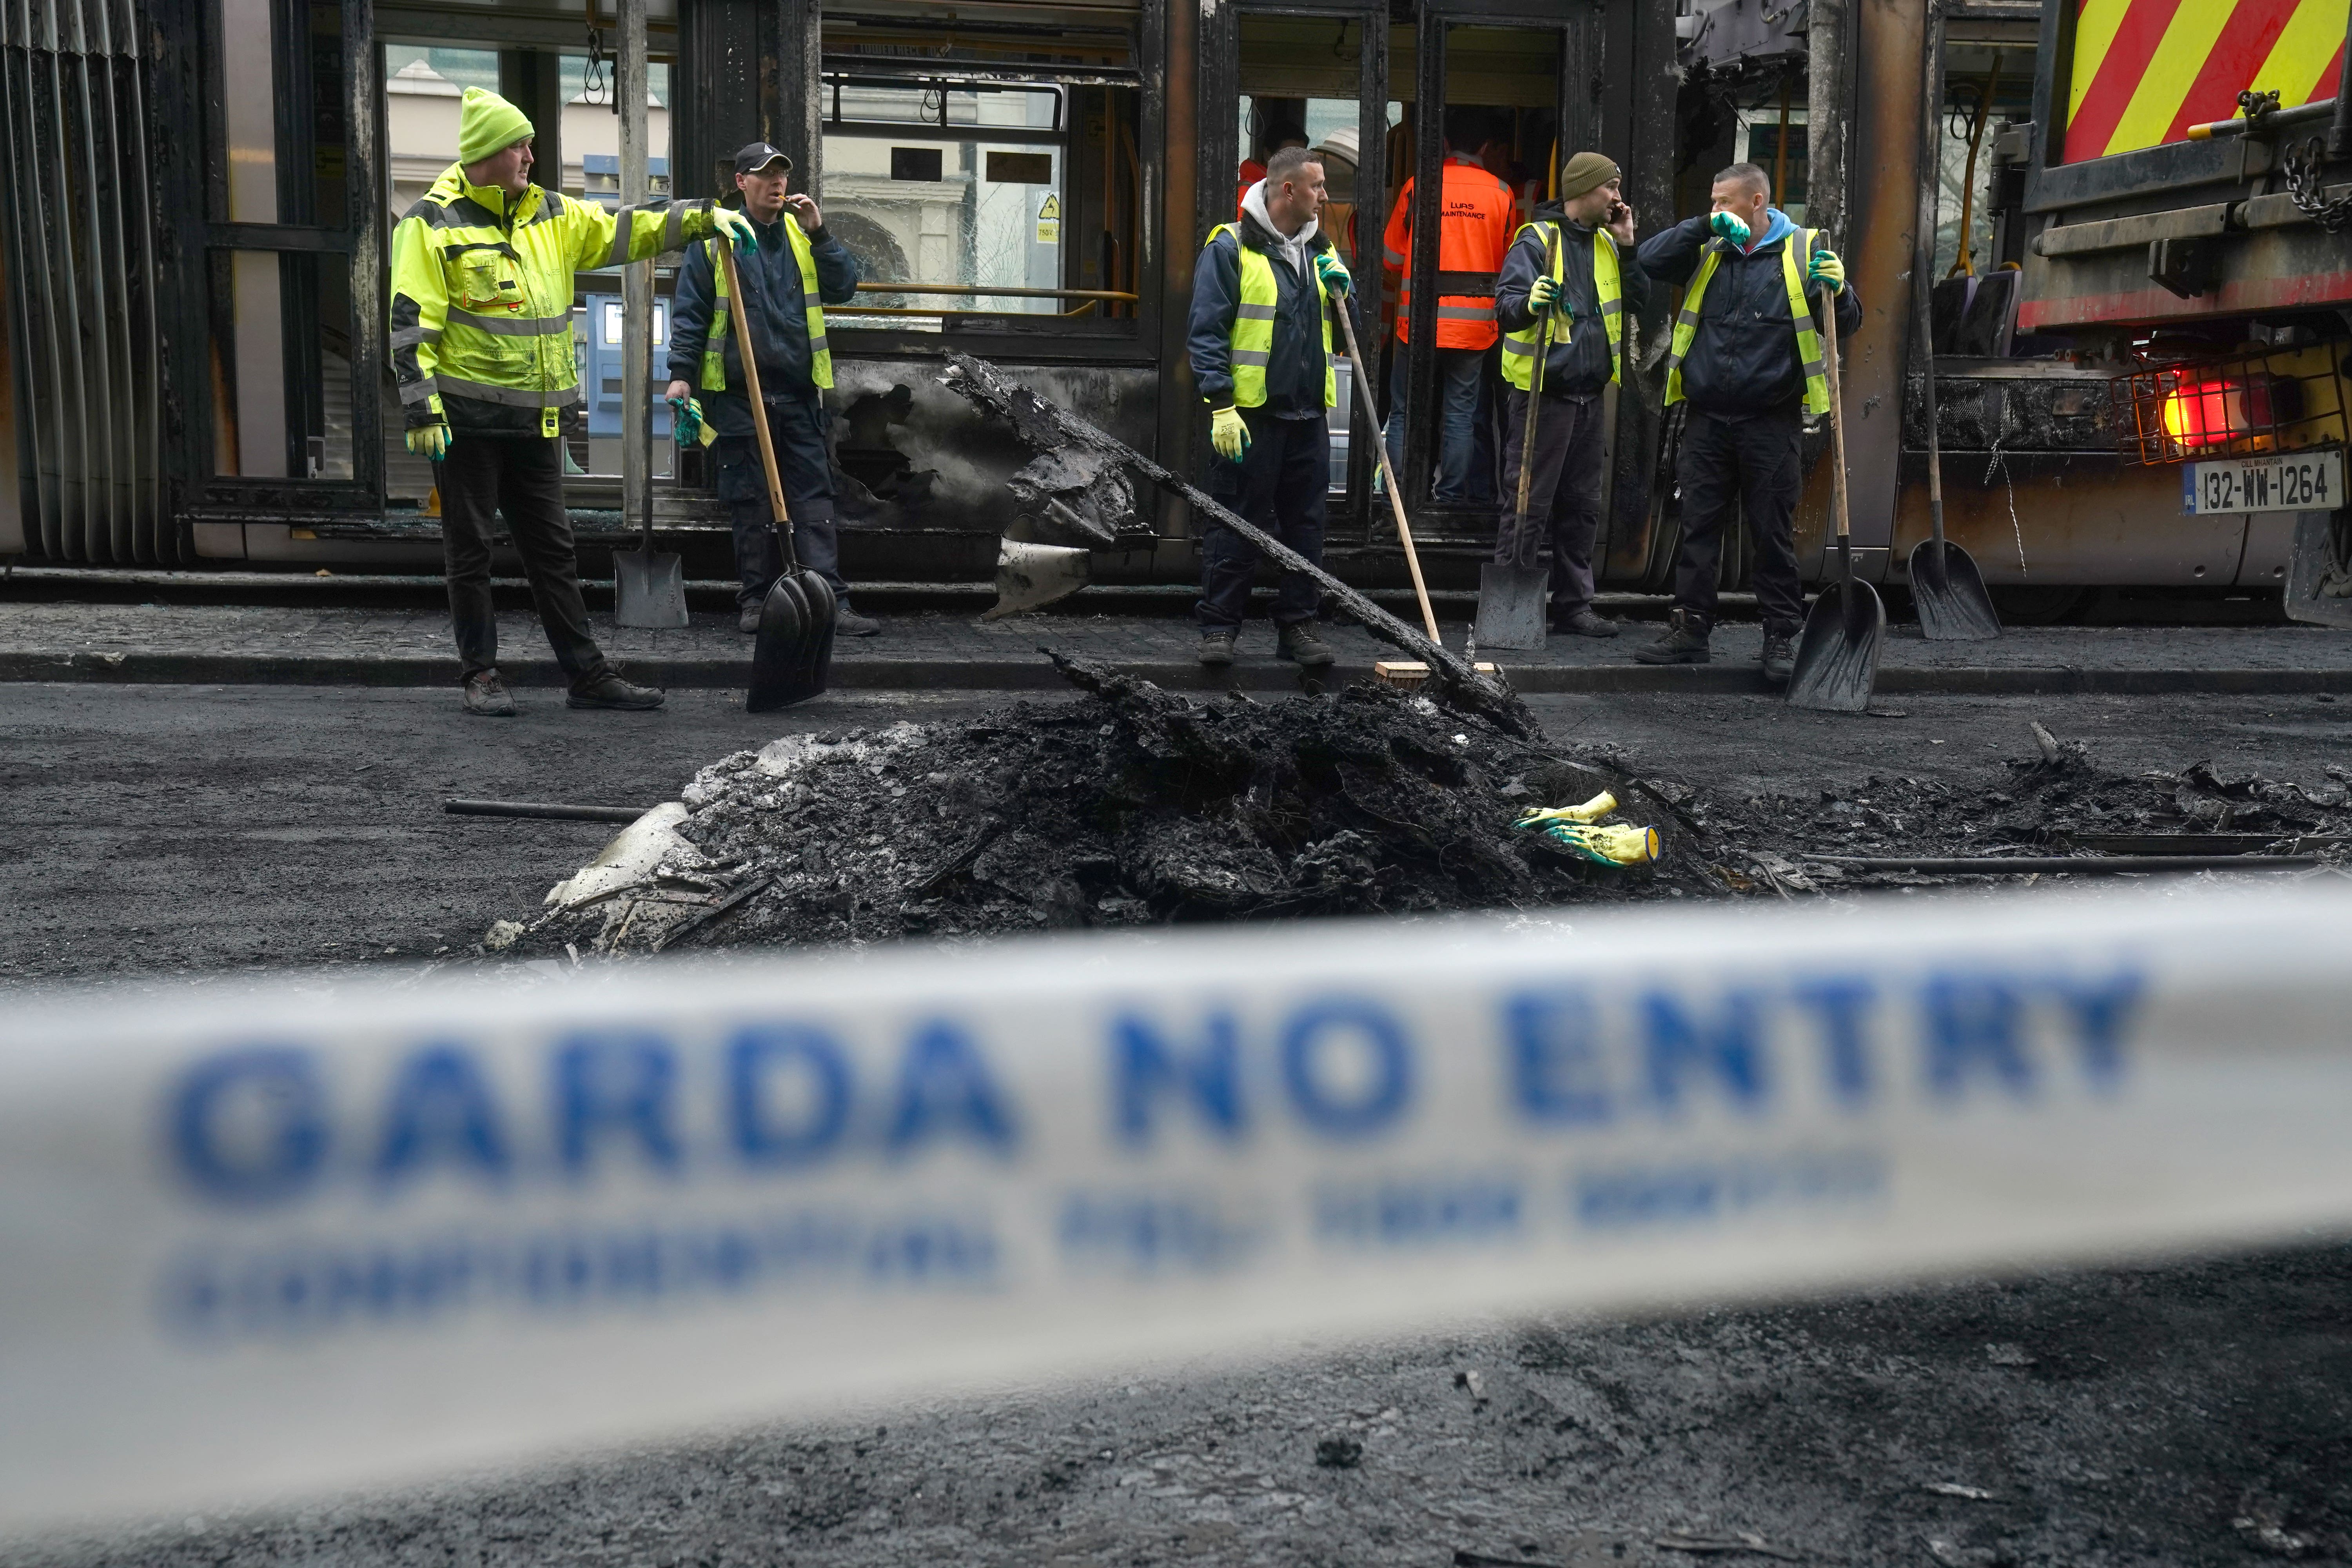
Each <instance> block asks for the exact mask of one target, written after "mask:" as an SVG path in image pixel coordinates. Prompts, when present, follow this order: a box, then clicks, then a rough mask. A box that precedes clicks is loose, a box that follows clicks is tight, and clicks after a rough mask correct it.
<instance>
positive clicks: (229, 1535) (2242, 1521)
mask: <svg viewBox="0 0 2352 1568" xmlns="http://www.w3.org/2000/svg"><path fill="white" fill-rule="evenodd" d="M526 696H527V698H528V699H529V703H528V708H527V711H526V713H525V716H524V717H523V718H522V719H520V721H516V722H514V723H511V724H503V725H501V724H494V723H488V722H485V721H469V720H467V719H465V718H464V717H463V716H461V715H460V714H459V713H458V712H457V710H456V706H455V700H454V696H453V695H451V694H448V693H444V692H437V691H418V690H404V689H387V690H345V689H298V690H282V689H254V688H222V689H210V688H184V687H181V688H152V687H150V688H142V687H100V686H58V687H40V686H12V687H6V688H0V821H5V824H6V825H7V826H8V829H9V832H8V836H7V837H8V843H9V845H10V847H11V850H12V853H11V854H10V855H9V856H8V857H6V858H5V860H0V991H5V990H6V989H8V988H13V987H22V986H25V985H27V984H38V983H41V982H45V981H52V980H60V979H98V978H102V977H120V978H122V979H126V980H130V981H131V982H133V983H136V984H146V983H152V982H155V981H157V980H162V979H168V978H171V977H174V976H179V977H192V978H198V979H202V980H205V981H206V982H208V983H219V982H221V981H223V980H226V979H233V978H234V977H235V976H236V975H237V974H239V973H243V972H247V971H248V970H250V969H251V968H252V967H254V966H257V965H261V966H275V965H281V964H288V963H375V964H384V965H399V966H403V967H413V966H415V964H416V963H418V962H419V961H420V960H422V959H424V958H426V957H428V956H429V955H430V954H431V953H432V952H434V950H436V948H442V947H448V948H452V949H462V948H463V947H464V946H466V945H467V943H469V942H472V941H473V940H475V939H476V938H477V937H478V935H479V934H480V932H481V931H482V930H483V928H484V927H485V926H487V924H488V921H490V920H491V919H492V918H495V917H497V916H500V915H509V914H512V913H515V912H516V911H517V910H520V909H528V908H530V907H531V906H534V905H535V904H536V903H537V901H538V900H539V898H540V896H541V893H542V892H543V890H544V889H546V887H547V886H548V885H549V884H550V883H551V882H552V881H554V880H556V879H559V878H561V877H562V876H564V875H566V874H568V873H569V872H570V871H571V870H572V868H575V867H576V866H577V865H578V864H580V863H581V862H582V861H583V860H584V859H586V858H588V857H589V856H591V855H593V852H594V851H595V849H596V848H597V847H599V846H600V845H601V844H602V843H603V842H604V839H605V838H606V837H609V835H610V832H611V829H610V828H608V827H603V826H595V825H587V824H562V823H513V822H492V821H482V820H473V819H459V818H451V817H447V816H443V815H442V814H441V811H440V801H441V798H442V797H443V796H444V795H503V796H509V797H517V798H536V799H559V800H571V801H589V802H600V803H611V804H623V805H629V804H638V803H643V802H650V801H653V800H656V799H661V798H667V797H668V796H670V795H674V794H675V792H676V791H677V787H678V786H679V785H680V784H682V783H683V782H684V781H685V779H686V778H687V777H688V775H689V774H690V773H692V772H693V771H694V770H695V769H696V768H697V767H698V766H699V765H701V764H702V763H705V762H708V761H709V760H711V759H713V758H715V757H717V756H719V755H721V754H723V753H724V752H728V751H730V750H733V749H735V748H738V747H740V746H746V745H753V744H757V743H760V742H764V741H766V740H768V739H770V738H772V737H773V736H774V735H775V734H777V733H780V732H782V731H787V730H794V729H814V730H820V731H823V730H833V729H843V728H849V727H854V726H858V725H865V724H872V723H885V722H891V721H897V720H898V719H901V718H915V719H922V718H927V717H947V716H950V715H964V714H969V713H971V712H973V711H975V710H980V709H982V708H985V707H988V706H991V705H992V702H991V700H990V699H988V698H986V697H985V696H979V697H973V696H967V695H959V696H957V697H956V698H954V699H952V700H928V699H914V698H898V699H894V700H883V699H877V698H874V697H842V698H835V699H829V700H826V701H825V702H824V704H823V705H822V706H815V707H812V708H810V709H807V710H799V711H796V712H793V713H792V714H790V715H786V716H782V717H777V716H767V717H761V718H753V717H751V716H749V715H746V714H745V713H743V712H742V711H741V710H740V707H737V706H735V705H733V704H732V703H731V702H730V701H729V700H727V699H726V698H725V697H724V696H723V695H721V694H717V693H694V694H687V695H685V696H684V697H682V698H681V699H680V700H677V701H676V702H675V703H674V704H673V705H672V707H671V708H670V709H668V710H666V711H664V712H662V713H659V714H654V715H608V714H580V713H572V712H569V711H567V710H564V709H563V708H562V707H561V706H560V704H559V703H558V702H557V701H556V700H554V699H553V698H552V697H551V696H550V695H548V694H542V693H530V694H526ZM1535 706H1536V707H1537V710H1538V713H1539V715H1540V716H1541V717H1542V719H1543V720H1544V721H1545V722H1546V724H1547V725H1548V726H1549V727H1550V728H1551V730H1552V731H1553V732H1554V734H1555V735H1556V736H1559V737H1560V738H1563V739H1568V740H1571V741H1575V742H1586V741H1607V742H1614V743H1617V744H1620V745H1622V746H1625V747H1627V748H1628V749H1629V750H1630V751H1631V752H1633V755H1634V757H1635V758H1636V759H1637V760H1638V761H1639V762H1640V763H1641V764H1642V765H1643V767H1644V769H1645V770H1647V771H1650V772H1652V773H1663V774H1669V775H1678V776H1681V777H1683V778H1685V779H1687V780H1689V781H1690V782H1692V783H1694V784H1698V785H1700V786H1701V787H1703V788H1706V789H1710V790H1715V791H1721V792H1727V793H1747V792H1755V791H1765V790H1787V791H1805V792H1810V791H1812V790H1815V789H1819V788H1822V787H1824V786H1835V785H1837V784H1842V783H1844V782H1847V781H1851V780H1853V779H1856V778H1858V777H1860V776H1862V775H1865V774H1867V773H1873V772H1892V773H1908V774H1913V775H1925V774H1934V775H1936V776H1939V777H1945V778H1949V779H1953V780H1956V781H1957V780H1960V779H1963V778H1969V777H1980V776H1981V772H1980V771H1981V770H1985V769H1988V768H1990V767H1992V766H1994V765H1996V764H1997V763H1998V761H1999V760H2000V758H2002V757H2004V756H2009V755H2015V754H2019V753H2021V752H2025V751H2026V750H2028V749H2029V748H2030V746H2031V744H2032V742H2031V738H2030V736H2029V734H2028V732H2027V730H2026V725H2027V722H2028V721H2029V720H2032V719H2039V720H2040V721H2042V722H2043V723H2045V724H2047V725H2049V726H2050V727H2051V728H2052V729H2053V730H2054V731H2057V732H2058V733H2059V734H2061V735H2062V736H2066V737H2070V738H2081V739H2084V740H2087V741H2089V742H2091V743H2092V745H2093V747H2094V749H2095V755H2096V756H2097V757H2098V758H2099V760H2101V761H2102V762H2104V763H2106V764H2107V765H2110V766H2114V767H2118V768H2137V767H2143V766H2159V765H2161V766H2169V767H2178V766H2179V765H2181V764H2182V763H2187V762H2189V761H2193V760H2196V759H2199V758H2211V759H2213V760H2215V761H2217V762H2219V763H2224V764H2226V765H2229V766H2231V767H2258V768H2260V769H2262V770H2263V771H2264V772H2266V773H2271V774H2272V775H2273V776H2277V777H2287V778H2300V779H2305V780H2310V781H2316V780H2318V779H2319V778H2320V777H2321V776H2322V770H2323V768H2324V767H2325V765H2326V763H2329V762H2332V761H2335V760H2336V759H2338V758H2339V757H2343V756H2345V755H2346V742H2347V739H2352V703H2343V704H2338V703H2331V702H2327V701H2325V700H2318V699H2313V698H2299V699H2274V700H2263V701H2255V702H2252V703H2248V702H2232V701H2226V700H2219V699H2213V698H2179V699H2131V700H2126V699H2083V698H2075V699H2050V698H2043V699H1963V698H1938V699H1906V700H1903V701H1902V702H1900V703H1899V704H1895V706H1897V707H1899V708H1900V709H1902V710H1904V712H1903V715H1902V716H1886V717H1872V718H1861V719H1854V718H1830V717H1824V716H1818V715H1806V714H1797V713H1792V712H1790V711H1789V710H1786V709H1784V708H1782V707H1780V706H1779V705H1778V704H1775V703H1771V702H1769V701H1765V700H1751V699H1735V698H1704V699H1688V700H1685V699H1666V698H1622V697H1612V698H1555V699H1545V700H1539V701H1538V703H1537V704H1536V705H1535ZM914 808H915V809H919V803H918V804H917V805H915V807H914ZM2347 1299H2352V1253H2347V1250H2346V1249H2345V1248H2344V1247H2341V1246H2339V1245H2334V1244H2329V1243H2326V1242H2323V1241H2321V1240H2319V1239H2317V1238H2315V1239H2314V1241H2313V1242H2312V1243H2311V1245H2309V1246H2308V1247H2305V1248H2302V1249H2300V1250H2295V1251H2291V1252H2287V1253H2283V1254H2275V1255H2271V1256H2266V1257H2259V1258H2239V1259H2234V1260H2225V1261H2219V1262H2211V1263H2176V1264H2172V1265H2168V1266H2165V1267H2161V1268H2145V1269H2133V1270H2100V1271H2090V1272H2084V1273H2080V1274H2071V1275H2045V1276H2040V1277H2035V1278H2032V1279H2019V1280H2006V1281H2004V1280H1975V1281H1969V1282H1963V1283H1958V1284H1950V1285H1945V1286H1939V1287H1936V1288H1932V1289H1913V1290H1905V1291H1893V1292H1883V1293H1857V1294H1853V1295H1850V1296H1846V1297H1842V1298H1840V1299H1837V1300H1828V1301H1823V1302H1819V1303H1814V1304H1806V1305H1796V1306H1781V1307H1763V1308H1753V1307H1751V1308H1747V1309H1731V1308H1707V1307H1703V1306H1698V1305H1694V1307H1693V1308H1692V1309H1691V1310H1689V1311H1688V1312H1686V1313H1683V1314H1678V1315H1667V1316H1663V1317H1660V1318H1657V1319H1654V1320H1649V1321H1637V1322H1621V1323H1588V1322H1574V1321H1560V1322H1538V1323H1510V1324H1501V1323H1496V1324H1485V1325H1477V1326H1473V1327H1470V1328H1467V1329H1465V1330H1464V1331H1460V1332H1458V1333H1456V1334H1452V1335H1447V1336H1442V1337H1437V1338H1430V1339H1423V1340H1416V1341H1413V1342H1405V1343H1399V1344H1394V1345H1388V1346H1380V1347H1372V1348H1362V1347H1357V1348H1351V1349H1337V1348H1334V1347H1329V1346H1316V1345H1311V1344H1309V1345H1299V1346H1290V1347H1273V1348H1270V1349H1269V1350H1268V1351H1267V1352H1265V1358H1264V1360H1263V1361H1262V1363H1259V1364H1256V1365H1252V1366H1225V1367H1221V1368H1197V1369H1194V1370H1192V1371H1191V1372H1189V1373H1166V1372H1161V1373H1153V1374H1150V1375H1148V1376H1140V1375H1139V1376H1138V1377H1137V1378H1136V1379H1135V1380H1134V1381H1133V1382H1131V1383H1128V1384H1116V1385H1110V1386H1089V1387H1086V1388H1081V1389H1063V1390H1055V1389H1045V1388H1024V1389H1016V1390H1009V1391H1004V1392H1002V1393H1000V1394H994V1395H991V1396H988V1397H985V1398H975V1399H963V1400H942V1401H941V1402H940V1403H938V1404H937V1405H928V1406H923V1407H914V1408H900V1409H894V1410H890V1411H887V1412H877V1414H876V1415H875V1417H874V1418H873V1419H872V1420H870V1421H866V1422H862V1423H859V1424H856V1425H854V1426H852V1425H842V1426H824V1427H778V1428H774V1429H771V1430H765V1431H759V1432H753V1433H749V1434H743V1435H740V1436H734V1437H730V1438H727V1439H714V1440H711V1441H708V1442H702V1443H697V1444H690V1445H684V1446H679V1447H668V1448H664V1449H660V1450H656V1451H649V1452H642V1453H633V1454H626V1455H619V1456H614V1457H610V1458H603V1459H599V1460H596V1461H593V1462H590V1463H583V1464H575V1465H571V1466H567V1467H564V1468H559V1469H555V1470H551V1471H546V1472H542V1473H537V1474H530V1475H521V1476H509V1477H501V1478H486V1479H476V1480H474V1481H471V1482H469V1483H467V1484H465V1485H462V1486H447V1487H442V1488H436V1489H426V1490H423V1491H417V1492H412V1493H408V1494H404V1495H401V1496H396V1497H388V1498H347V1499H341V1500H321V1501H317V1502H314V1503H313V1504H310V1505H309V1506H306V1507H304V1508H302V1509H301V1510H299V1511H292V1512H288V1513H283V1514H256V1515H247V1516H236V1517H229V1518H220V1517H212V1518H205V1517H191V1518H186V1519H179V1520H173V1521H167V1522H163V1523H160V1524H155V1525H152V1526H144V1527H141V1528H138V1529H134V1530H128V1531H117V1532H113V1533H110V1534H107V1535H102V1536H91V1537H86V1538H83V1537H76V1538H67V1537H58V1538H53V1539H50V1540H47V1541H46V1542H38V1543H30V1542H18V1543H15V1545H13V1546H11V1547H10V1548H8V1549H7V1550H6V1551H5V1552H4V1553H0V1555H5V1556H6V1558H7V1560H8V1561H9V1562H11V1563H23V1564H26V1565H28V1568H29V1565H36V1564H37V1565H43V1568H64V1565H67V1564H71V1565H75V1568H96V1565H99V1564H107V1565H110V1568H111V1565H116V1564H120V1565H123V1568H129V1565H131V1564H137V1565H140V1568H182V1565H186V1568H195V1565H198V1564H204V1565H219V1564H231V1565H244V1564H273V1565H275V1564H287V1565H294V1564H301V1565H305V1568H326V1565H336V1568H341V1565H352V1568H361V1565H365V1568H378V1565H382V1568H394V1565H401V1568H405V1565H408V1564H428V1563H429V1564H447V1565H451V1568H493V1565H497V1568H503V1565H507V1564H557V1563H562V1564H605V1563H612V1564H653V1565H661V1568H688V1565H693V1568H705V1565H708V1568H719V1565H722V1564H724V1565H730V1568H734V1565H742V1568H752V1565H766V1564H795V1565H799V1564H805V1565H809V1568H818V1565H823V1568H834V1565H839V1568H884V1565H889V1568H898V1565H900V1564H906V1565H910V1568H911V1565H914V1564H924V1565H927V1568H928V1565H932V1564H958V1565H961V1564H991V1565H993V1564H1004V1565H1006V1568H1014V1565H1018V1568H1040V1565H1045V1564H1072V1565H1076V1564H1080V1563H1085V1564H1097V1563H1101V1564H1110V1563H1119V1564H1134V1565H1139V1568H1140V1565H1145V1564H1157V1563H1205V1564H1220V1565H1222V1564H1236V1565H1239V1564H1258V1563H1269V1564H1271V1563H1283V1564H1288V1563H1300V1564H1314V1565H1317V1568H1321V1565H1325V1564H1328V1565H1331V1568H1340V1565H1347V1568H1369V1565H1386V1564H1398V1565H1406V1564H1412V1565H1423V1564H1426V1565H1428V1568H1442V1565H1443V1564H1445V1563H1448V1562H1449V1561H1451V1554H1452V1553H1453V1552H1455V1551H1457V1550H1467V1551H1470V1552H1479V1553H1484V1554H1486V1555H1489V1556H1493V1557H1497V1558H1505V1559H1519V1558H1525V1559H1528V1560H1530V1561H1534V1562H1540V1563H1552V1564H1556V1565H1560V1568H1568V1565H1571V1564H1573V1565H1576V1568H1594V1565H1597V1564H1615V1563H1627V1564H1650V1563H1696V1562H1699V1561H1701V1559H1699V1558H1697V1557H1694V1556H1691V1555H1688V1554H1685V1553H1677V1552H1670V1551H1667V1550H1664V1549H1662V1548H1660V1547H1659V1546H1657V1545H1656V1544H1655V1542H1656V1541H1657V1539H1658V1537H1659V1536H1660V1535H1661V1534H1662V1533H1664V1532H1665V1531H1675V1530H1680V1531H1697V1532H1702V1533H1712V1534H1724V1533H1727V1532H1738V1531H1748V1532H1753V1533H1754V1534H1755V1535H1757V1536H1759V1537H1760V1538H1761V1539H1762V1541H1763V1542H1766V1543H1767V1544H1769V1545H1770V1546H1772V1547H1774V1548H1776V1549H1781V1550H1785V1551H1788V1552H1794V1553H1796V1554H1797V1560H1799V1561H1803V1562H1808V1563H1854V1564H1864V1563H1869V1564H1879V1563H1948V1564H1967V1565H1970V1568H1997V1565H2000V1564H2019V1565H2028V1564H2031V1565H2036V1568H2042V1565H2047V1568H2058V1565H2062V1564H2063V1565H2065V1568H2104V1565H2109V1564H2114V1565H2121V1564H2159V1563H2160V1564H2167V1565H2175V1564H2215V1565H2221V1564H2242V1563H2250V1562H2259V1561H2263V1560H2265V1559H2267V1558H2272V1557H2278V1558H2294V1559H2296V1560H2299V1561H2302V1562H2305V1563H2326V1562H2342V1561H2345V1560H2347V1553H2352V1315H2347V1311H2346V1310H2345V1303H2346V1301H2347ZM1472 1372H1475V1373H1478V1374H1479V1375H1478V1379H1477V1382H1476V1384H1475V1390H1474V1388H1473V1387H1472V1386H1471V1385H1470V1384H1469V1383H1468V1380H1467V1378H1466V1375H1461V1374H1467V1373H1472ZM1480 1394H1483V1398H1482V1397H1479V1395H1480ZM1335 1438H1344V1439H1347V1442H1345V1443H1337V1444H1333V1443H1327V1441H1326V1440H1327V1439H1335ZM1350 1443H1352V1444H1355V1445H1358V1446H1360V1458H1358V1460H1357V1462H1356V1463H1354V1464H1352V1465H1348V1466H1339V1467H1335V1466H1332V1465H1329V1464H1324V1463H1318V1447H1320V1448H1321V1450H1322V1451H1323V1452H1324V1453H1325V1455H1326V1456H1327V1457H1329V1456H1332V1455H1342V1454H1345V1453H1346V1452H1347V1450H1348V1446H1349V1444H1350ZM1938 1485H1943V1486H1959V1487H1965V1488H1974V1489H1980V1490H1982V1491H1984V1492H1986V1493H1988V1494H1990V1495H1989V1497H1987V1498H1985V1499H1981V1500H1979V1499H1975V1498H1970V1497H1966V1496H1958V1495H1951V1494H1949V1493H1948V1492H1937V1491H1934V1490H1931V1489H1930V1488H1932V1487H1935V1486H1938ZM1731 1560H1732V1561H1740V1562H1767V1561H1771V1559H1769V1558H1762V1557H1754V1556H1748V1557H1742V1558H1734V1559H1731Z"/></svg>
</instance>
